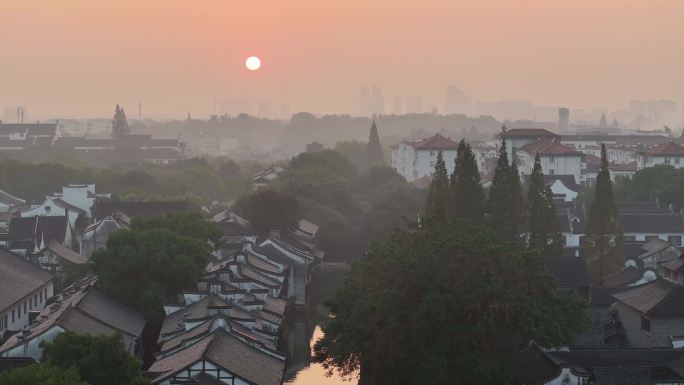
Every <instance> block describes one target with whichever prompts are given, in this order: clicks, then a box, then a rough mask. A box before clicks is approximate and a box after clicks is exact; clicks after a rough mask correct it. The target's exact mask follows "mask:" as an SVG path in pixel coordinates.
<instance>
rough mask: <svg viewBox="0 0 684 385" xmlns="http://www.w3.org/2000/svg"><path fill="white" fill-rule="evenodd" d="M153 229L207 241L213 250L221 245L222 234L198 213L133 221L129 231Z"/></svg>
mask: <svg viewBox="0 0 684 385" xmlns="http://www.w3.org/2000/svg"><path fill="white" fill-rule="evenodd" d="M155 228H162V229H168V230H171V231H172V232H174V233H177V234H180V235H183V236H187V237H191V238H196V239H199V240H208V241H209V242H211V245H212V246H213V247H214V248H218V247H219V246H220V243H221V237H222V236H223V233H222V232H221V229H219V228H218V227H217V226H216V225H215V224H214V223H212V222H209V221H207V220H206V219H205V218H204V217H203V216H202V215H201V214H200V213H199V212H192V213H187V214H167V215H160V216H157V217H154V218H150V219H133V224H132V225H131V230H133V231H145V230H151V229H155Z"/></svg>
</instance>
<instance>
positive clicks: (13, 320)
mask: <svg viewBox="0 0 684 385" xmlns="http://www.w3.org/2000/svg"><path fill="white" fill-rule="evenodd" d="M12 323H14V310H12Z"/></svg>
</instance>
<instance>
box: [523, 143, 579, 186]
mask: <svg viewBox="0 0 684 385" xmlns="http://www.w3.org/2000/svg"><path fill="white" fill-rule="evenodd" d="M537 155H539V160H540V162H541V166H542V172H543V173H544V175H572V176H573V177H574V179H575V183H577V184H582V183H583V182H584V179H585V176H584V172H585V169H586V164H585V162H584V154H583V153H581V152H579V151H577V150H575V149H573V148H570V147H568V146H566V145H563V144H561V143H560V142H558V141H550V140H545V139H542V140H538V141H534V142H530V143H527V144H525V145H524V146H522V147H520V148H518V149H516V152H515V153H514V155H513V157H514V158H515V159H516V162H517V164H518V171H519V172H520V175H521V177H523V178H524V177H525V176H527V175H530V174H532V168H533V167H534V159H535V157H536V156H537Z"/></svg>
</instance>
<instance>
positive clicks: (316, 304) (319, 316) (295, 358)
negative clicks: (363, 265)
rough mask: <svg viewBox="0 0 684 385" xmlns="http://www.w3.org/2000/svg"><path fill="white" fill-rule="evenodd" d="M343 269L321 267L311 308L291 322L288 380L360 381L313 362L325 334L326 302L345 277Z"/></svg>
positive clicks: (302, 383) (313, 383)
mask: <svg viewBox="0 0 684 385" xmlns="http://www.w3.org/2000/svg"><path fill="white" fill-rule="evenodd" d="M344 274H345V272H342V271H317V272H316V274H315V275H314V278H313V281H312V282H311V286H310V288H311V291H310V293H311V302H310V304H309V310H308V311H307V312H306V313H304V312H302V313H300V314H296V315H293V317H292V318H291V319H290V321H289V322H288V331H289V332H288V335H287V350H288V356H289V357H288V367H287V369H286V371H285V381H284V383H285V384H292V385H356V384H357V382H358V381H357V380H356V378H341V377H339V376H332V377H328V376H326V370H325V369H324V368H323V367H322V366H321V365H319V364H314V363H311V353H312V351H313V346H314V344H315V343H316V341H318V340H319V339H320V338H322V337H323V330H322V329H321V325H322V324H323V322H325V320H326V318H327V316H328V309H327V308H326V307H325V306H324V305H323V303H324V302H325V301H326V300H328V299H329V298H331V297H332V296H333V295H334V293H335V290H336V289H337V287H338V286H339V285H340V284H341V282H342V280H343V279H344Z"/></svg>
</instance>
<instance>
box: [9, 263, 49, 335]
mask: <svg viewBox="0 0 684 385" xmlns="http://www.w3.org/2000/svg"><path fill="white" fill-rule="evenodd" d="M54 280H55V276H54V275H52V274H50V273H49V272H48V271H45V270H43V269H41V268H39V267H38V266H36V265H34V264H32V263H30V262H28V261H26V260H25V259H24V258H22V257H21V256H19V255H16V254H13V253H11V252H9V251H7V250H4V249H0V340H3V337H5V336H6V334H5V333H7V332H17V331H20V330H21V329H23V328H24V327H25V326H26V325H28V324H29V319H30V317H31V315H32V314H34V312H39V311H41V310H43V307H44V306H45V303H46V302H47V300H48V299H49V298H51V297H52V296H53V295H54Z"/></svg>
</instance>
